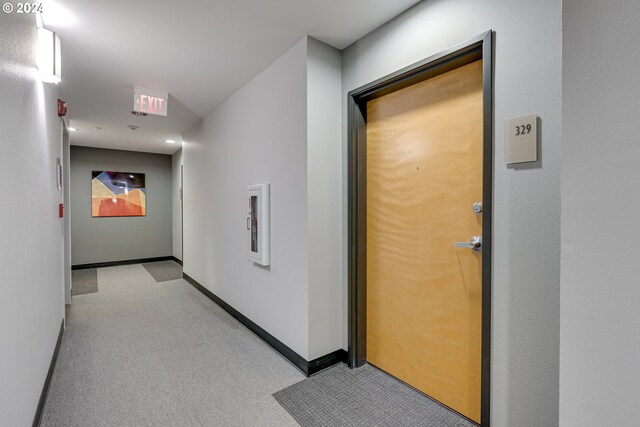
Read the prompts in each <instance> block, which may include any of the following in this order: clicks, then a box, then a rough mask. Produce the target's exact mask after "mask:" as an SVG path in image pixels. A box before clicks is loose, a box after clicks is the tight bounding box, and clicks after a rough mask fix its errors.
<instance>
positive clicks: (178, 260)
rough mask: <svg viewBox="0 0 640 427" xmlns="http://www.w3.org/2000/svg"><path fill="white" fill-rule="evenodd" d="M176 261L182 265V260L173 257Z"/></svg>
mask: <svg viewBox="0 0 640 427" xmlns="http://www.w3.org/2000/svg"><path fill="white" fill-rule="evenodd" d="M171 258H172V259H173V260H174V261H175V262H177V263H178V264H180V265H182V260H181V259H178V258H176V257H171Z"/></svg>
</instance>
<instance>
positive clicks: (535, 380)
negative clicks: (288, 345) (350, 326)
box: [342, 0, 562, 426]
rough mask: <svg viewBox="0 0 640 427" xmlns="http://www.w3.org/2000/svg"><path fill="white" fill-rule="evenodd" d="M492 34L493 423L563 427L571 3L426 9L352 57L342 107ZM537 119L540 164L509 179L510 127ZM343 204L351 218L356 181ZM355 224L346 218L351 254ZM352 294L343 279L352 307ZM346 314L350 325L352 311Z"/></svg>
mask: <svg viewBox="0 0 640 427" xmlns="http://www.w3.org/2000/svg"><path fill="white" fill-rule="evenodd" d="M489 29H493V30H495V31H496V43H495V46H496V51H495V61H496V62H495V126H494V127H495V173H494V176H495V184H494V201H495V205H494V252H493V313H492V327H493V331H492V349H491V350H492V378H491V387H492V396H491V405H492V408H491V410H492V413H491V421H492V425H494V426H553V425H557V423H558V381H559V379H558V369H559V368H558V366H559V360H558V359H559V293H560V289H559V288H560V262H559V260H560V147H561V144H560V138H561V128H562V122H561V113H562V109H561V102H562V99H561V72H562V68H561V67H562V57H561V54H562V52H561V49H562V2H561V0H540V1H535V2H532V1H530V2H525V1H513V0H487V1H477V0H432V1H427V2H422V3H420V4H418V5H417V6H415V7H413V8H412V9H410V10H409V11H407V12H406V13H404V14H402V15H400V16H399V17H397V18H395V19H394V20H392V21H391V22H389V23H387V24H385V25H383V26H382V27H380V28H378V29H377V30H375V31H373V32H372V33H370V34H369V35H367V36H366V37H364V38H363V39H361V40H359V41H358V42H356V43H355V44H353V45H351V46H350V47H348V48H347V49H346V50H345V51H344V52H343V62H342V63H343V83H342V88H343V100H344V101H346V95H347V92H348V91H350V90H352V89H354V88H357V87H359V86H361V85H363V84H366V83H368V82H371V81H373V80H375V79H378V78H380V77H382V76H384V75H386V74H388V73H391V72H393V71H396V70H398V69H400V68H402V67H405V66H407V65H410V64H412V63H413V62H416V61H419V60H421V59H424V58H426V57H428V56H430V55H433V54H435V53H437V52H440V51H442V50H444V49H447V48H449V47H451V46H453V45H455V44H458V43H461V42H464V41H465V40H467V39H469V38H471V37H473V36H475V35H477V34H480V33H481V32H484V31H487V30H489ZM343 111H344V112H343V118H344V121H343V123H344V151H343V161H344V163H343V165H344V170H345V171H346V167H347V163H346V160H347V156H346V142H347V138H346V126H347V116H346V109H344V110H343ZM530 114H538V115H539V116H540V117H541V119H542V153H541V155H542V161H541V162H540V163H539V164H537V165H534V166H533V167H531V166H529V167H520V168H507V167H506V166H505V164H504V162H503V159H504V132H503V129H504V122H505V120H507V119H511V118H515V117H521V116H526V115H530ZM343 178H346V173H344V174H343ZM343 197H344V198H345V199H344V200H345V202H344V206H345V208H346V197H347V185H346V180H345V181H344V192H343ZM346 218H347V213H346V210H345V211H344V214H343V219H344V220H345V222H344V231H345V237H344V242H345V243H346V241H347V239H346ZM343 259H345V262H346V257H344V258H343ZM345 271H346V269H345ZM346 289H347V288H346V276H345V287H344V292H345V293H344V295H345V296H344V301H345V302H346ZM343 313H344V319H345V320H344V321H343V323H344V325H346V324H347V322H346V313H347V311H346V305H345V308H344V312H343ZM344 330H345V336H344V339H345V342H344V345H345V348H346V327H345V328H344Z"/></svg>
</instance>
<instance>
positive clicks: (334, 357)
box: [182, 273, 347, 376]
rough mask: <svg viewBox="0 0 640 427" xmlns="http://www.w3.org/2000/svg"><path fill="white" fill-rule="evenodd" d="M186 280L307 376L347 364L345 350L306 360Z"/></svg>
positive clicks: (222, 302)
mask: <svg viewBox="0 0 640 427" xmlns="http://www.w3.org/2000/svg"><path fill="white" fill-rule="evenodd" d="M182 275H183V276H184V279H185V280H186V281H187V282H189V283H191V284H192V285H193V286H194V287H195V288H196V289H198V290H199V291H200V292H202V293H203V294H204V295H205V296H206V297H207V298H209V299H210V300H211V301H213V302H214V303H216V304H217V305H219V306H220V307H221V308H222V309H223V310H224V311H226V312H227V313H229V314H230V315H232V316H233V317H234V318H235V319H236V320H237V321H238V322H240V323H242V324H243V325H244V326H246V327H247V328H248V329H249V330H250V331H251V332H253V333H254V334H256V335H257V336H258V337H259V338H260V339H261V340H263V341H264V342H266V343H267V344H269V345H270V346H271V347H273V349H274V350H275V351H277V352H278V353H280V354H281V355H282V356H284V358H285V359H287V360H289V361H290V362H291V363H292V364H293V365H294V366H296V367H297V368H298V369H300V371H301V372H302V373H303V374H305V375H306V376H310V375H313V374H315V373H316V372H320V371H322V370H323V369H326V368H328V367H329V366H332V365H335V364H336V363H340V362H344V363H346V362H347V352H346V351H345V350H342V349H340V350H336V351H334V352H331V353H329V354H327V355H324V356H321V357H318V358H317V359H313V360H310V361H308V360H306V359H305V358H304V357H302V356H300V355H299V354H298V353H296V352H295V351H293V350H292V349H290V348H289V347H287V346H286V345H285V344H284V343H282V341H280V340H278V339H277V338H276V337H274V336H273V335H271V334H270V333H269V332H267V331H265V330H264V329H262V328H261V327H260V326H258V325H257V324H256V323H254V322H253V321H251V320H250V319H249V318H248V317H246V316H245V315H243V314H242V313H240V312H239V311H238V310H236V309H235V308H233V307H232V306H230V305H229V304H227V303H226V302H225V301H224V300H222V299H221V298H220V297H218V296H217V295H215V294H214V293H213V292H211V291H210V290H209V289H207V288H205V287H204V286H202V285H201V284H200V283H198V282H197V281H196V280H194V279H193V278H191V277H189V275H188V274H186V273H182Z"/></svg>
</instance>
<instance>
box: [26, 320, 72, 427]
mask: <svg viewBox="0 0 640 427" xmlns="http://www.w3.org/2000/svg"><path fill="white" fill-rule="evenodd" d="M63 334H64V320H62V324H61V325H60V333H58V341H57V342H56V348H55V349H54V350H53V356H52V357H51V364H50V365H49V371H48V372H47V378H46V379H45V380H44V386H43V387H42V393H40V400H38V407H37V408H36V414H35V416H34V417H33V427H38V426H39V425H40V422H41V421H42V413H43V412H44V405H45V403H46V402H47V395H48V394H49V387H50V386H51V378H52V377H53V370H54V368H55V367H56V362H57V361H58V352H59V351H60V343H61V342H62V335H63Z"/></svg>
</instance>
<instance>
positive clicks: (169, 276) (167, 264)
mask: <svg viewBox="0 0 640 427" xmlns="http://www.w3.org/2000/svg"><path fill="white" fill-rule="evenodd" d="M142 266H143V267H144V268H145V269H146V270H147V271H148V272H149V274H151V276H153V278H154V279H156V282H168V281H169V280H177V279H182V266H181V265H180V264H178V263H177V262H175V261H157V262H145V263H144V264H142Z"/></svg>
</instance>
